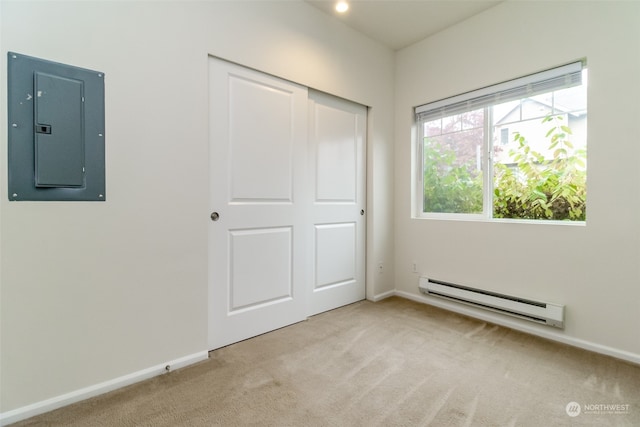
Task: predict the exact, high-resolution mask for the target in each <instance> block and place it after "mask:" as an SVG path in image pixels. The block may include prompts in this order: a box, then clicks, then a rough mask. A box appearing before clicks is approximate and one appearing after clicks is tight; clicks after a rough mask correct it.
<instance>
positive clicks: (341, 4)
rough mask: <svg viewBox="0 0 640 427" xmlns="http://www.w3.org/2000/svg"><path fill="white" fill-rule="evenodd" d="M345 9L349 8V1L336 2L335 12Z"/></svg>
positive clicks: (344, 10)
mask: <svg viewBox="0 0 640 427" xmlns="http://www.w3.org/2000/svg"><path fill="white" fill-rule="evenodd" d="M347 10H349V3H347V2H346V1H339V2H338V3H336V11H337V12H339V13H345V12H346V11H347Z"/></svg>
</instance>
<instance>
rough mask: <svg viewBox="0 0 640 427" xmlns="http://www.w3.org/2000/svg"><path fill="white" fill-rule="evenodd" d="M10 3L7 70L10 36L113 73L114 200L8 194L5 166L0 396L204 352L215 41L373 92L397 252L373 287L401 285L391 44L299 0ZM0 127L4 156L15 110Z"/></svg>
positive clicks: (244, 60)
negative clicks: (14, 198) (397, 278)
mask: <svg viewBox="0 0 640 427" xmlns="http://www.w3.org/2000/svg"><path fill="white" fill-rule="evenodd" d="M0 15H1V17H0V19H1V21H0V27H1V30H0V31H1V32H0V40H1V49H0V50H1V52H2V62H1V68H0V69H1V70H6V52H7V51H9V50H10V51H15V52H19V53H22V54H26V55H31V56H36V57H41V58H45V59H49V60H53V61H57V62H63V63H68V64H72V65H76V66H80V67H84V68H90V69H95V70H99V71H102V72H104V73H105V74H106V123H107V130H106V143H107V146H106V155H107V165H106V167H107V172H106V174H107V177H106V178H107V201H106V202H105V203H56V202H47V203H44V202H11V203H10V202H8V199H7V188H6V186H7V183H6V172H3V173H1V174H0V192H1V193H0V199H1V201H0V215H1V227H0V233H1V235H2V243H1V247H0V251H1V252H0V253H1V257H0V265H1V266H2V272H1V276H0V279H1V283H0V285H1V304H2V305H1V316H2V317H1V323H2V324H1V328H2V329H1V338H2V341H1V364H0V374H1V382H0V386H1V393H0V412H3V413H6V412H7V411H15V410H17V409H19V408H23V407H25V406H26V405H30V404H34V403H35V404H37V403H38V402H42V401H44V400H46V399H50V398H54V397H56V396H60V395H64V394H66V393H71V392H74V391H76V390H79V389H83V388H85V387H90V386H92V385H95V384H99V383H102V382H104V381H109V380H112V379H114V378H120V377H122V376H125V375H128V374H130V373H134V372H138V371H140V370H144V369H147V368H149V367H152V366H156V365H158V364H162V363H165V362H166V361H171V360H176V359H180V358H182V357H188V356H189V355H192V354H197V353H199V352H200V353H201V352H203V351H206V350H207V306H206V304H207V303H206V301H207V227H208V225H209V220H208V215H209V212H208V200H207V194H208V163H207V157H208V154H207V153H208V134H207V132H208V130H207V129H208V128H207V115H208V111H207V109H208V101H207V96H208V90H207V85H208V80H207V79H208V73H207V66H208V62H207V55H208V54H211V55H215V56H219V57H221V58H224V59H227V60H231V61H234V62H237V63H240V64H242V65H245V66H248V67H253V68H256V69H259V70H262V71H264V72H267V73H271V74H274V75H277V76H280V77H283V78H285V79H290V80H292V81H295V82H297V83H300V84H303V85H306V86H309V87H312V88H316V89H319V90H321V91H325V92H329V93H332V94H335V95H338V96H342V97H344V98H348V99H351V100H354V101H357V102H360V103H362V104H365V105H368V106H370V107H371V114H370V119H371V120H370V125H369V126H370V129H369V131H370V139H369V146H368V150H369V152H368V175H369V184H368V185H369V187H368V192H369V199H368V205H369V209H368V218H367V219H368V231H369V235H368V247H367V251H368V257H369V259H374V260H376V262H377V261H383V262H384V263H385V265H386V266H387V267H388V268H386V269H385V273H384V274H382V275H380V274H378V273H377V272H376V273H375V274H373V271H374V266H373V265H372V264H370V265H369V267H368V273H369V274H368V283H367V295H368V297H370V298H373V297H375V296H376V295H379V294H381V293H384V292H387V291H390V290H392V289H393V288H392V280H391V279H392V277H393V266H392V264H393V260H394V259H393V241H392V239H391V235H392V234H391V231H392V224H393V208H392V191H393V187H392V184H391V183H392V182H393V175H392V168H393V151H392V148H391V147H392V145H393V144H392V138H393V132H392V129H393V73H394V65H393V64H394V62H393V60H394V55H393V53H392V52H391V51H390V50H388V49H387V48H384V47H382V46H381V45H379V44H377V43H375V42H373V41H371V40H369V39H367V38H365V37H363V36H361V35H359V34H357V33H355V32H353V31H351V30H349V29H347V28H346V27H345V26H343V25H342V24H341V23H340V22H339V21H338V20H336V19H334V18H332V17H329V16H328V15H324V14H322V13H321V12H319V11H317V10H316V9H314V8H313V7H311V6H309V5H307V4H305V3H302V2H298V1H286V2H276V1H266V2H265V1H262V2H221V1H216V2H191V1H180V2H119V1H118V2H94V1H80V2H63V1H45V2H41V3H36V2H32V1H16V2H12V1H2V3H0ZM4 75H5V73H4V71H2V76H3V78H2V80H3V82H2V84H1V85H0V87H2V88H3V89H4V87H6V80H5V77H4ZM0 99H1V101H0V106H1V111H0V117H2V118H6V96H4V95H2V96H1V97H0ZM0 135H1V136H0V164H2V165H6V161H7V159H6V151H7V141H6V135H7V128H6V120H5V119H2V120H0ZM2 170H3V171H4V170H5V169H4V166H3V167H2Z"/></svg>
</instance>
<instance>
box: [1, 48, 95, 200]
mask: <svg viewBox="0 0 640 427" xmlns="http://www.w3.org/2000/svg"><path fill="white" fill-rule="evenodd" d="M7 62H8V73H7V77H8V91H7V93H8V104H7V105H8V113H9V114H8V118H9V139H8V142H9V144H8V149H9V152H8V168H7V169H8V172H9V177H8V178H9V179H8V183H9V200H12V201H18V200H59V201H73V200H77V201H81V200H86V201H104V200H105V199H106V194H105V148H104V147H105V145H104V144H105V120H104V73H101V72H98V71H91V70H87V69H83V68H78V67H73V66H70V65H64V64H59V63H56V62H51V61H46V60H43V59H38V58H33V57H29V56H25V55H21V54H18V53H14V52H9V53H8V58H7Z"/></svg>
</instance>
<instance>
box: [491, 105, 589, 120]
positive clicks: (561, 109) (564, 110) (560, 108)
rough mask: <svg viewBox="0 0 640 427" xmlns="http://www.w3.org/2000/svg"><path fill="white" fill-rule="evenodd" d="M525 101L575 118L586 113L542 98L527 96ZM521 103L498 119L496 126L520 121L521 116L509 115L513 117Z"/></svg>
mask: <svg viewBox="0 0 640 427" xmlns="http://www.w3.org/2000/svg"><path fill="white" fill-rule="evenodd" d="M524 102H526V103H532V104H533V103H535V104H538V105H540V106H541V107H543V108H546V109H547V110H548V111H549V113H550V112H552V111H553V109H554V108H555V110H556V111H559V112H561V113H565V114H568V115H570V116H572V117H574V118H578V117H580V116H582V115H583V114H584V113H583V112H582V111H575V110H573V111H572V110H570V109H569V108H567V107H564V106H562V105H560V104H557V103H556V104H555V106H554V105H553V104H550V103H548V102H544V101H541V100H538V99H533V98H526V99H524V100H523V103H524ZM521 105H522V104H518V105H516V106H515V107H513V108H512V109H511V110H509V112H508V113H507V114H505V115H503V116H502V118H501V119H500V120H498V121H496V126H499V125H502V124H506V123H513V122H519V121H520V118H519V116H518V119H517V120H509V117H511V115H512V114H513V113H514V112H516V111H517V110H519V109H520V108H521ZM545 115H546V114H545ZM541 117H544V115H543V116H541Z"/></svg>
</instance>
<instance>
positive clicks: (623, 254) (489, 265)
mask: <svg viewBox="0 0 640 427" xmlns="http://www.w3.org/2000/svg"><path fill="white" fill-rule="evenodd" d="M584 57H586V58H587V61H588V67H589V87H588V108H589V119H588V168H589V169H588V174H589V175H588V196H587V197H588V199H587V222H586V226H562V225H539V224H516V223H491V222H460V221H442V220H420V219H412V218H411V216H412V213H411V179H412V177H411V166H412V159H411V147H412V139H411V126H412V108H413V107H414V106H417V105H420V104H424V103H427V102H430V101H435V100H438V99H442V98H446V97H449V96H452V95H456V94H459V93H463V92H466V91H469V90H473V89H477V88H481V87H484V86H487V85H491V84H494V83H499V82H501V81H505V80H508V79H512V78H515V77H519V76H522V75H526V74H530V73H533V72H536V71H541V70H544V69H547V68H551V67H554V66H558V65H563V64H565V63H568V62H571V61H574V60H577V59H581V58H584ZM638 76H640V3H637V2H615V1H606V2H604V1H603V2H584V1H580V2H568V1H567V2H537V1H533V2H521V1H518V2H506V3H502V4H500V5H498V6H497V7H495V8H492V9H489V10H488V11H486V12H484V13H482V14H480V15H477V16H475V17H473V18H471V19H469V20H467V21H465V22H463V23H461V24H459V25H457V26H455V27H451V28H449V29H447V30H445V31H442V32H441V33H438V34H436V35H434V36H432V37H430V38H428V39H426V40H424V41H422V42H420V43H417V44H415V45H413V46H410V47H408V48H406V49H404V50H402V51H400V52H399V53H398V54H397V68H396V91H397V92H396V128H395V129H396V130H395V133H396V142H395V144H396V148H395V164H396V168H395V170H396V172H395V173H396V187H395V189H396V192H395V196H396V215H395V220H396V228H395V233H396V234H395V241H396V245H395V249H396V266H395V267H396V276H395V277H396V286H397V289H398V291H399V292H400V293H401V294H403V295H405V296H409V297H413V298H415V299H418V300H426V298H422V297H421V296H420V294H419V292H418V289H417V286H418V276H419V274H413V273H412V272H411V269H412V263H413V262H416V263H417V264H418V270H419V272H420V274H422V275H425V276H429V277H433V278H438V279H441V280H447V281H453V282H458V283H461V284H466V285H469V286H475V287H480V288H487V289H493V290H496V291H499V292H502V293H506V294H514V295H520V296H524V297H529V298H532V299H538V300H544V301H551V302H558V303H563V304H566V310H567V311H566V329H565V330H564V331H563V332H561V331H554V330H552V329H551V328H547V327H544V326H538V325H533V326H531V324H528V323H525V322H520V321H514V322H513V323H512V324H513V325H516V326H518V327H523V328H531V330H533V331H534V332H536V333H540V334H544V335H547V336H550V337H552V338H554V339H559V340H562V341H566V342H570V343H572V344H577V345H582V346H584V347H587V348H592V349H595V350H598V351H602V352H605V353H609V354H615V355H616V356H619V357H624V358H627V359H629V360H634V361H636V362H640V336H639V335H638V330H637V329H638V325H639V324H640V286H639V284H640V277H639V276H640V275H639V269H638V265H639V261H640V257H639V255H640V241H639V235H640V221H639V218H640V216H639V212H640V200H639V195H640V168H639V167H638V159H639V158H640V120H638V117H640V107H639V104H638V99H640V84H639V83H638V81H639V80H638ZM432 301H435V300H432Z"/></svg>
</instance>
